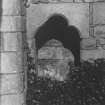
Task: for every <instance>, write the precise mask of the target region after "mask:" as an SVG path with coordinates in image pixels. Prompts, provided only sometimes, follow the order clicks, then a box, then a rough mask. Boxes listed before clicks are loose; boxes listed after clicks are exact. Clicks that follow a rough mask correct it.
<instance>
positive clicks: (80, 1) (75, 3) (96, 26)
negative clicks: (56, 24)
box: [27, 0, 105, 60]
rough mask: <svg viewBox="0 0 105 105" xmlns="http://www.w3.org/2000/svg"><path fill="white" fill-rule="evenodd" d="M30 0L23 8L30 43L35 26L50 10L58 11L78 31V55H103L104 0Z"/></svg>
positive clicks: (104, 34) (94, 57)
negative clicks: (79, 40)
mask: <svg viewBox="0 0 105 105" xmlns="http://www.w3.org/2000/svg"><path fill="white" fill-rule="evenodd" d="M31 3H32V4H31V5H30V7H29V8H28V9H27V37H28V42H29V45H30V47H31V43H32V39H33V36H34V35H35V31H36V30H37V28H38V27H39V26H40V25H42V24H43V23H44V22H45V21H46V20H47V19H48V17H49V16H51V15H52V14H54V13H61V14H63V15H65V16H66V17H67V18H68V20H69V24H70V25H74V26H75V27H77V28H78V29H79V31H80V33H81V36H80V37H81V38H82V41H81V59H83V60H87V59H90V58H92V59H97V58H103V57H104V58H105V14H104V13H103V12H104V11H105V1H104V0H31ZM37 3H39V4H37ZM43 3H44V4H43ZM31 48H32V47H31Z"/></svg>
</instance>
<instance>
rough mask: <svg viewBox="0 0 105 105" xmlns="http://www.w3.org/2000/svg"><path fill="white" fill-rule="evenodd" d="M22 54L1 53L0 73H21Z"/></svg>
mask: <svg viewBox="0 0 105 105" xmlns="http://www.w3.org/2000/svg"><path fill="white" fill-rule="evenodd" d="M22 63H23V62H22V53H20V52H7V53H6V52H4V53H1V71H0V72H1V73H19V72H22V71H23V64H22Z"/></svg>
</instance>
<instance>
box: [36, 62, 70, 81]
mask: <svg viewBox="0 0 105 105" xmlns="http://www.w3.org/2000/svg"><path fill="white" fill-rule="evenodd" d="M68 63H69V62H68V61H66V60H58V61H40V62H39V65H38V76H42V77H46V76H49V77H50V78H53V79H57V80H59V81H63V80H64V79H65V78H66V75H67V73H68V72H69V68H70V66H69V65H68Z"/></svg>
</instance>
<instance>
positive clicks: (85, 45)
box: [81, 38, 96, 50]
mask: <svg viewBox="0 0 105 105" xmlns="http://www.w3.org/2000/svg"><path fill="white" fill-rule="evenodd" d="M81 49H82V50H94V49H96V39H95V38H84V39H82V41H81Z"/></svg>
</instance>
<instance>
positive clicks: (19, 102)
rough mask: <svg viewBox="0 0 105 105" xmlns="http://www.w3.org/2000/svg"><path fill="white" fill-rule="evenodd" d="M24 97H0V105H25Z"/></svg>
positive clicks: (18, 95) (17, 95)
mask: <svg viewBox="0 0 105 105" xmlns="http://www.w3.org/2000/svg"><path fill="white" fill-rule="evenodd" d="M24 97H25V95H24V94H23V93H22V94H15V95H1V96H0V105H25V98H24Z"/></svg>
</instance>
